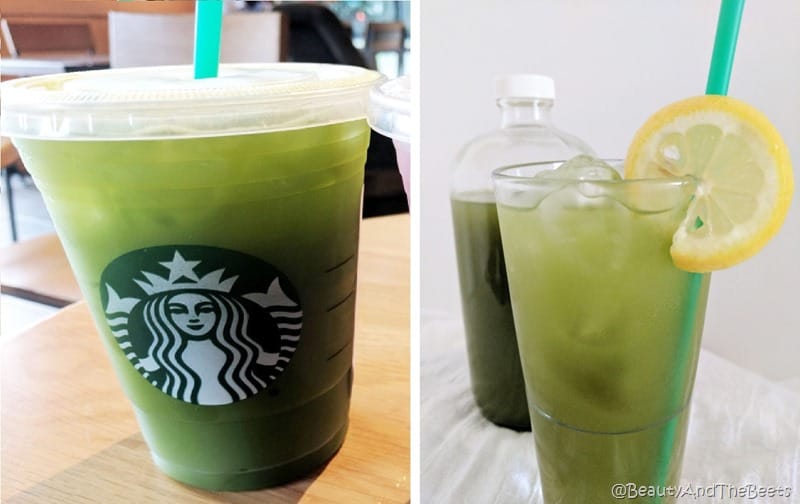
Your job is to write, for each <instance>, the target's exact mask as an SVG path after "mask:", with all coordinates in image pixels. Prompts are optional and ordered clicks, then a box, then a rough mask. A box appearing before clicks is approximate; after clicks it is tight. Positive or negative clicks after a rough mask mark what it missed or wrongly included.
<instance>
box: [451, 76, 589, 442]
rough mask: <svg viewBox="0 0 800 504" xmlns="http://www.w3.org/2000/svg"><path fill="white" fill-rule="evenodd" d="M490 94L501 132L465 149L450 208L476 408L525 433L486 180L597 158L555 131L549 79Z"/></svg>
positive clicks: (513, 83)
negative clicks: (509, 169) (527, 166)
mask: <svg viewBox="0 0 800 504" xmlns="http://www.w3.org/2000/svg"><path fill="white" fill-rule="evenodd" d="M495 88H496V96H497V105H498V107H499V108H500V110H501V113H502V117H501V127H500V128H499V129H497V130H494V131H491V132H489V133H486V134H484V135H481V136H479V137H477V138H475V139H473V140H471V141H470V142H468V143H467V144H466V145H465V146H464V147H463V148H462V150H461V151H460V153H459V154H458V156H457V157H456V160H455V163H454V167H453V172H452V179H451V185H450V203H451V209H452V214H453V228H454V231H455V239H456V255H457V257H458V273H459V283H460V287H461V305H462V312H463V317H464V327H465V330H466V337H467V353H468V357H469V367H470V377H471V382H472V392H473V395H474V397H475V401H476V402H477V404H478V407H479V409H480V411H481V413H482V414H483V416H484V417H486V418H487V419H488V420H490V421H492V422H494V423H495V424H497V425H501V426H504V427H509V428H512V429H516V430H529V429H530V421H529V418H528V406H527V402H526V399H525V384H524V382H523V378H522V369H521V365H520V360H519V351H518V349H517V343H516V336H515V332H514V322H513V318H512V313H511V301H510V298H509V294H508V281H507V279H506V270H505V261H504V259H503V247H502V244H501V241H500V230H499V227H498V223H497V209H496V207H495V199H494V189H493V187H492V179H491V173H492V171H493V170H494V169H496V168H499V167H501V166H508V165H513V164H520V163H532V162H537V161H561V160H567V159H569V158H571V157H574V156H576V155H579V154H590V155H594V152H593V151H592V149H591V148H590V147H589V146H588V145H586V144H585V143H584V142H582V141H581V140H579V139H577V138H575V137H574V136H571V135H568V134H566V133H563V132H561V131H559V130H558V129H556V128H555V126H554V125H553V122H552V120H551V116H550V114H551V111H552V108H553V104H554V101H555V86H554V84H553V79H551V78H550V77H546V76H543V75H530V74H515V75H507V76H501V77H498V78H497V79H496V82H495ZM530 239H532V240H534V239H536V237H535V236H532V237H530Z"/></svg>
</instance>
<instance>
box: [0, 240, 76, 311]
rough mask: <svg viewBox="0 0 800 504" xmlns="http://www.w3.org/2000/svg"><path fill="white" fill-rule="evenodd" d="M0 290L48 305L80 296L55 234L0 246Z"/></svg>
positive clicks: (57, 304)
mask: <svg viewBox="0 0 800 504" xmlns="http://www.w3.org/2000/svg"><path fill="white" fill-rule="evenodd" d="M0 275H2V276H0V291H2V292H3V294H10V295H12V296H17V297H20V298H23V299H29V300H31V301H36V302H37V303H43V304H48V305H51V306H58V307H61V306H66V305H68V304H71V303H74V302H75V301H78V300H80V299H82V298H83V295H82V294H81V290H80V288H79V287H78V282H77V281H76V280H75V275H73V273H72V269H70V267H69V262H67V256H66V255H64V247H62V246H61V241H59V239H58V237H57V236H56V234H55V233H50V234H46V235H42V236H37V237H36V238H31V239H29V240H24V241H20V242H16V243H13V244H11V245H8V246H5V247H3V248H0Z"/></svg>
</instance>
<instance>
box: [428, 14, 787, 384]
mask: <svg viewBox="0 0 800 504" xmlns="http://www.w3.org/2000/svg"><path fill="white" fill-rule="evenodd" d="M718 12H719V1H718V0H671V1H669V2H665V1H659V0H602V1H598V0H505V1H502V2H488V1H477V0H472V1H465V0H424V1H422V2H421V19H420V21H421V23H420V28H421V33H420V39H419V44H420V47H421V48H422V51H421V54H420V79H421V95H420V110H421V115H420V117H421V119H420V121H421V132H420V137H421V150H420V159H421V167H420V172H419V173H420V179H419V180H420V192H418V193H417V194H419V195H420V198H419V200H418V202H419V206H418V208H419V210H420V212H421V214H420V215H421V218H420V222H421V237H420V239H421V259H420V272H421V282H420V299H421V305H422V309H423V310H424V311H427V310H442V311H444V312H448V313H449V314H453V315H458V316H460V304H459V303H460V302H459V297H458V284H457V276H456V266H455V251H454V246H453V238H452V228H451V223H450V209H449V203H448V183H449V179H448V177H449V164H450V162H451V160H452V159H453V157H454V155H455V153H456V151H457V150H458V148H459V147H460V146H461V145H462V144H463V143H464V142H466V141H467V140H468V139H469V138H471V137H473V136H475V135H477V134H479V133H482V132H484V131H487V130H489V129H492V128H494V127H496V126H497V124H498V121H499V114H498V112H497V109H496V108H495V105H494V100H493V78H494V76H495V75H498V74H502V73H513V72H530V73H543V74H548V75H551V76H552V77H553V78H554V79H555V82H556V107H555V109H554V116H555V122H556V124H557V125H558V126H559V127H560V128H561V129H563V130H566V131H568V132H571V133H573V134H575V135H577V136H579V137H581V138H583V139H584V140H586V141H587V142H588V143H589V144H591V145H592V146H593V147H594V149H595V150H596V151H597V152H598V154H600V155H601V156H604V157H611V158H619V157H623V156H624V154H625V152H626V150H627V145H628V142H629V141H630V139H631V137H632V136H633V134H634V132H635V131H636V130H637V129H638V127H639V126H640V125H641V124H642V123H643V122H644V120H645V119H646V118H647V117H648V116H649V115H650V114H651V113H653V112H654V111H656V110H657V109H658V108H660V107H661V106H663V105H666V104H667V103H670V102H672V101H676V100H678V99H681V98H684V97H688V96H692V95H698V94H702V93H703V92H704V90H705V82H706V77H707V72H708V66H709V62H710V59H711V50H712V46H713V41H714V32H715V27H716V22H717V16H718ZM798 28H800V2H798V1H797V0H749V1H748V2H747V4H746V5H745V10H744V18H743V22H742V26H741V31H740V34H739V45H738V49H737V54H736V60H735V64H734V69H733V75H732V78H731V85H730V89H729V95H731V96H734V97H737V98H740V99H743V100H745V101H747V102H749V103H751V104H752V105H754V106H756V107H757V108H759V109H760V110H761V111H762V112H764V113H765V114H766V115H767V116H768V117H769V118H770V119H771V120H772V122H773V123H774V124H775V125H776V126H777V128H778V130H779V131H781V132H782V134H783V137H784V139H785V141H786V142H787V144H788V145H789V149H790V152H791V154H792V158H793V159H794V162H795V165H796V166H795V179H796V180H797V185H798V186H800V29H798ZM797 192H800V191H797V190H796V191H795V193H797ZM798 292H800V197H798V196H797V194H795V201H794V203H793V204H792V207H791V210H790V214H789V217H788V219H787V221H786V223H785V224H784V227H783V229H782V231H781V233H780V234H779V235H778V237H777V238H775V239H774V240H773V241H772V242H770V244H769V245H768V246H767V247H766V248H765V249H764V250H763V251H762V252H761V253H760V254H759V255H758V256H757V257H755V258H754V259H751V260H749V261H748V262H746V263H743V264H741V265H739V266H736V267H734V268H732V269H729V270H726V271H721V272H718V273H715V274H714V275H713V281H712V286H711V294H710V299H709V308H708V314H707V318H706V330H705V335H704V345H705V346H706V347H707V348H710V349H712V350H713V351H715V352H716V353H718V354H719V355H721V356H723V357H725V358H727V359H729V360H731V361H734V362H736V363H738V364H740V365H742V366H746V367H749V368H752V369H754V370H756V371H758V372H760V373H762V374H764V375H765V376H767V377H771V378H773V379H788V378H791V377H800V366H799V365H798V360H799V358H800V296H798ZM422 343H423V346H422V349H423V351H424V341H423V342H422Z"/></svg>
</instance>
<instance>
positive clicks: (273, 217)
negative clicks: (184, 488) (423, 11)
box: [2, 64, 380, 490]
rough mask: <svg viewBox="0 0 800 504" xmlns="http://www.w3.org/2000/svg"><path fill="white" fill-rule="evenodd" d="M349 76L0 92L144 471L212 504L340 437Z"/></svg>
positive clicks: (302, 465) (101, 83)
mask: <svg viewBox="0 0 800 504" xmlns="http://www.w3.org/2000/svg"><path fill="white" fill-rule="evenodd" d="M379 79H380V75H379V74H377V73H375V72H371V71H367V70H363V69H358V68H354V67H344V66H334V65H305V64H272V65H231V66H225V65H223V66H222V67H221V68H220V73H219V77H218V78H212V79H203V80H193V79H192V69H191V68H190V67H159V68H144V69H129V70H110V71H99V72H85V73H74V74H65V75H51V76H42V77H36V78H30V79H20V80H15V81H9V82H7V83H4V84H3V87H2V93H3V103H2V107H3V109H2V129H3V133H4V134H5V135H7V136H10V137H11V138H12V139H13V141H14V143H15V145H16V146H17V148H18V150H19V152H20V154H21V156H22V158H23V160H24V162H25V164H26V167H27V168H28V169H29V170H30V172H31V174H32V176H33V177H34V180H35V182H36V184H37V186H38V187H39V189H40V190H41V191H42V194H43V196H44V198H45V202H46V205H47V207H48V210H49V212H50V214H51V216H52V218H53V221H54V223H55V227H56V230H57V232H58V234H59V236H60V238H61V240H62V242H63V244H64V248H65V250H66V252H67V255H68V257H69V260H70V263H71V265H72V267H73V269H74V271H75V273H76V276H77V278H78V281H79V283H80V286H81V289H82V292H83V294H84V296H85V297H86V300H87V301H88V304H89V307H90V309H91V311H92V315H93V317H94V320H95V323H96V326H97V328H98V331H99V332H100V335H101V338H102V340H103V343H104V345H105V347H106V350H107V351H108V354H109V357H110V358H111V361H112V364H113V366H114V369H115V370H116V372H117V375H118V377H119V379H120V383H121V385H122V388H123V390H124V392H125V394H126V395H127V397H128V398H129V399H130V400H131V403H132V405H133V408H134V411H135V413H136V416H137V419H138V421H139V425H140V427H141V429H142V433H143V435H144V438H145V440H146V441H147V443H148V446H149V447H150V450H151V452H152V456H153V459H154V461H155V462H156V464H157V465H158V466H159V467H160V468H161V469H162V470H164V471H165V472H166V473H167V474H168V475H170V476H172V477H174V478H175V479H178V480H180V481H182V482H185V483H188V484H191V485H196V486H200V487H203V488H209V489H215V490H243V489H253V488H260V487H265V486H272V485H277V484H280V483H283V482H286V481H289V480H291V479H294V478H297V477H300V476H301V475H303V474H305V473H307V472H308V471H310V470H312V469H313V468H315V467H317V466H319V465H320V464H322V463H324V462H325V461H327V460H328V459H329V458H330V457H331V456H333V454H334V453H335V452H336V451H337V450H338V448H339V447H340V446H341V444H342V442H343V440H344V436H345V432H346V430H347V424H348V408H349V398H350V386H351V383H352V353H353V328H354V306H355V285H356V260H357V252H358V228H359V222H360V205H361V190H362V184H363V171H364V162H365V157H366V149H367V143H368V139H369V127H368V125H367V122H366V120H365V117H366V105H367V101H368V92H369V88H370V87H371V86H372V85H373V84H375V83H376V82H378V81H379Z"/></svg>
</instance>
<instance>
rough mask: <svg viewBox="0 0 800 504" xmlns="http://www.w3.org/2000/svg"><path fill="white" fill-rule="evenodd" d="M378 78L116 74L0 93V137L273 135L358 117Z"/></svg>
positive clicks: (223, 68) (290, 73) (68, 77)
mask: <svg viewBox="0 0 800 504" xmlns="http://www.w3.org/2000/svg"><path fill="white" fill-rule="evenodd" d="M382 80H383V76H382V75H381V74H379V73H378V72H374V71H371V70H366V69H364V68H359V67H351V66H344V65H324V64H307V63H305V64H304V63H272V64H230V65H220V68H219V76H218V77H216V78H211V79H198V80H195V79H194V78H193V69H192V67H191V66H188V65H187V66H161V67H146V68H125V69H115V70H99V71H90V72H75V73H67V74H56V75H43V76H38V77H30V78H26V79H15V80H11V81H7V82H4V83H3V84H2V86H0V91H1V92H2V94H1V95H0V130H2V134H3V135H5V136H9V137H12V138H13V137H32V138H41V139H56V140H58V139H63V140H81V139H87V140H88V139H139V138H142V139H145V138H150V139H152V138H184V137H202V136H211V135H213V136H218V135H235V134H245V133H260V132H268V131H282V130H289V129H297V128H306V127H312V126H321V125H325V124H333V123H338V122H344V121H349V120H354V119H362V118H364V117H366V113H367V103H368V91H369V89H370V88H371V87H372V86H373V85H375V84H376V83H378V82H380V81H382Z"/></svg>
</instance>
